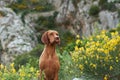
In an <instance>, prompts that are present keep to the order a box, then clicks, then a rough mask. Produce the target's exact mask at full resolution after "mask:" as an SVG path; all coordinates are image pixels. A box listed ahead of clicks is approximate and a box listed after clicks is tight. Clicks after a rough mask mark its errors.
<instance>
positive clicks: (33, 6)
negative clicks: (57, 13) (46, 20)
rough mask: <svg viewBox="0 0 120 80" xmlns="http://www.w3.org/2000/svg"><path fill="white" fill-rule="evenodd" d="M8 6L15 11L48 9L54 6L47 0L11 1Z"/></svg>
mask: <svg viewBox="0 0 120 80" xmlns="http://www.w3.org/2000/svg"><path fill="white" fill-rule="evenodd" d="M8 7H10V8H12V9H13V10H14V11H15V12H16V13H19V12H23V11H29V10H30V11H31V10H32V11H50V10H53V9H54V6H53V5H52V4H50V3H48V1H47V0H27V1H26V0H18V1H17V2H14V3H11V4H10V5H8Z"/></svg>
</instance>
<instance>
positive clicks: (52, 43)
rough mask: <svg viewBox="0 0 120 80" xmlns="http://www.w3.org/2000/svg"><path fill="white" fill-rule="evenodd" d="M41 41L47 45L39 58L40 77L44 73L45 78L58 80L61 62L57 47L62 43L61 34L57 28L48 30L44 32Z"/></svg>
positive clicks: (45, 79) (46, 79)
mask: <svg viewBox="0 0 120 80" xmlns="http://www.w3.org/2000/svg"><path fill="white" fill-rule="evenodd" d="M41 41H42V42H43V43H44V44H45V47H44V50H43V52H42V54H41V56H40V59H39V67H40V78H41V77H42V73H44V80H58V72H59V69H60V62H59V58H58V57H57V54H56V50H55V48H56V45H57V44H60V37H59V34H58V32H57V31H55V30H48V31H46V32H44V33H43V35H42V37H41Z"/></svg>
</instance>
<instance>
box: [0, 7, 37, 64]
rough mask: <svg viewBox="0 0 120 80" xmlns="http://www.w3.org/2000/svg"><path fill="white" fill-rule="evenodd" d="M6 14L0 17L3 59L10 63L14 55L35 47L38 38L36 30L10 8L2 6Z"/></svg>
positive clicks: (2, 10)
mask: <svg viewBox="0 0 120 80" xmlns="http://www.w3.org/2000/svg"><path fill="white" fill-rule="evenodd" d="M0 11H1V12H3V13H4V14H5V15H4V16H1V17H0V41H1V46H2V53H1V56H0V58H1V61H2V63H4V64H9V62H11V61H12V60H13V59H14V57H13V55H14V56H15V55H16V56H17V55H20V54H22V53H25V52H29V51H31V50H32V49H33V47H35V45H36V43H37V38H36V36H35V33H34V30H32V29H31V28H30V27H29V26H27V25H24V24H23V23H22V21H21V19H20V17H19V16H17V15H16V14H15V13H14V12H13V11H12V10H11V9H10V8H5V7H0Z"/></svg>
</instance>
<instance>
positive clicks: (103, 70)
mask: <svg viewBox="0 0 120 80" xmlns="http://www.w3.org/2000/svg"><path fill="white" fill-rule="evenodd" d="M75 43H76V45H75V50H74V51H73V52H72V53H71V55H72V60H73V61H74V62H75V63H76V65H79V66H78V67H79V69H80V71H81V72H84V73H89V74H92V75H95V76H100V75H101V77H103V76H105V75H107V76H105V77H104V80H107V78H108V76H109V75H115V74H117V71H116V70H120V35H119V33H118V32H117V31H116V32H111V33H110V32H107V31H105V30H103V31H101V33H100V34H98V35H94V36H90V37H89V38H85V39H80V38H79V37H78V38H77V40H76V42H75ZM116 65H117V66H116Z"/></svg>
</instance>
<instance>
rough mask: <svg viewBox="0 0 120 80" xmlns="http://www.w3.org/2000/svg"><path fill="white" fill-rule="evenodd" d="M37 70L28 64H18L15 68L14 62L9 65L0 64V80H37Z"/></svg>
mask: <svg viewBox="0 0 120 80" xmlns="http://www.w3.org/2000/svg"><path fill="white" fill-rule="evenodd" d="M38 76H39V70H37V69H36V68H34V67H31V66H30V64H27V65H26V66H20V68H19V70H16V69H15V67H14V63H11V64H10V65H9V66H4V65H2V64H0V80H38Z"/></svg>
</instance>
